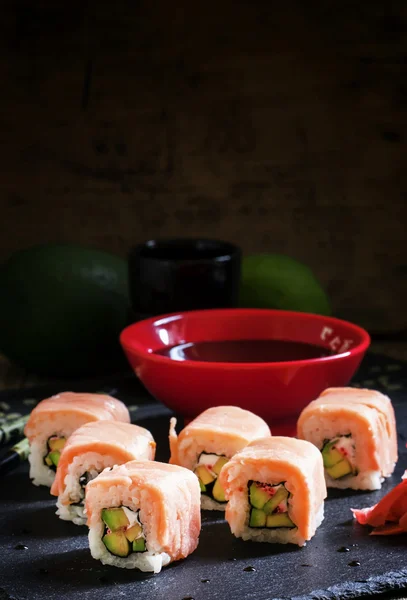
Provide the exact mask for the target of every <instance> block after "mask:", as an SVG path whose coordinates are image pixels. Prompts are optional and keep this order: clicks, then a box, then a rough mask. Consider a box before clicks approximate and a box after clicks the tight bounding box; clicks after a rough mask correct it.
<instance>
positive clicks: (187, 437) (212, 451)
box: [170, 406, 271, 510]
mask: <svg viewBox="0 0 407 600" xmlns="http://www.w3.org/2000/svg"><path fill="white" fill-rule="evenodd" d="M176 423H177V421H176V419H175V418H172V419H171V421H170V449H171V458H170V463H171V464H176V465H181V466H182V467H186V468H187V469H191V470H192V471H194V473H195V474H196V475H197V477H198V479H199V483H200V487H201V507H202V508H203V509H204V510H225V506H226V498H225V494H224V491H223V488H222V485H221V483H220V481H219V474H220V472H221V469H222V467H223V466H224V465H225V464H226V463H227V462H228V460H229V459H230V458H231V457H232V456H233V455H234V454H236V452H239V450H242V448H244V447H245V446H247V445H248V444H250V442H252V441H253V440H256V439H259V438H263V437H266V436H270V435H271V433H270V429H269V426H268V425H267V423H266V422H265V421H263V419H261V418H260V417H258V416H257V415H255V414H253V413H252V412H250V411H248V410H243V409H241V408H238V407H237V406H216V407H214V408H208V410H205V411H204V412H203V413H201V414H200V415H199V416H198V417H196V419H194V420H193V421H191V422H190V423H189V424H188V425H187V426H186V427H185V428H184V429H183V430H182V431H181V433H180V434H179V435H178V436H177V434H176V432H175V426H176Z"/></svg>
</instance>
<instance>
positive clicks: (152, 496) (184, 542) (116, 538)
mask: <svg viewBox="0 0 407 600" xmlns="http://www.w3.org/2000/svg"><path fill="white" fill-rule="evenodd" d="M85 506H86V514H87V516H88V526H89V546H90V551H91V554H92V556H93V558H95V559H98V560H100V561H101V562H102V563H103V564H104V565H113V566H115V567H123V568H126V569H134V568H136V569H140V570H141V571H153V572H154V573H159V572H160V571H161V568H162V567H164V566H166V565H168V564H169V563H170V562H172V561H176V560H180V559H182V558H185V557H187V556H188V555H189V554H191V552H193V551H194V550H195V548H196V547H197V545H198V537H199V532H200V529H201V512H200V490H199V483H198V480H197V478H196V477H195V475H194V474H193V473H192V472H191V471H189V470H188V469H184V468H182V467H178V466H176V465H168V464H164V463H159V462H152V461H139V460H134V461H131V462H128V463H126V464H124V465H120V466H116V467H113V469H105V470H104V471H103V472H102V473H101V474H100V475H99V476H98V477H96V479H93V481H91V482H90V483H88V485H87V488H86V500H85Z"/></svg>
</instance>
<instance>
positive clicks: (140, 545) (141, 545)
mask: <svg viewBox="0 0 407 600" xmlns="http://www.w3.org/2000/svg"><path fill="white" fill-rule="evenodd" d="M132 548H133V552H145V550H146V540H145V539H144V538H138V539H137V540H134V542H133V546H132Z"/></svg>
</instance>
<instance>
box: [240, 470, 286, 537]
mask: <svg viewBox="0 0 407 600" xmlns="http://www.w3.org/2000/svg"><path fill="white" fill-rule="evenodd" d="M247 487H248V496H249V509H250V514H249V527H256V528H259V527H261V528H267V529H277V528H283V527H284V528H288V529H293V528H294V527H296V525H295V523H294V522H293V521H292V520H291V518H290V516H289V514H288V509H289V506H288V499H289V497H290V493H289V491H288V490H287V488H286V487H285V482H282V483H278V484H276V485H272V484H269V483H262V482H260V481H249V482H248V484H247Z"/></svg>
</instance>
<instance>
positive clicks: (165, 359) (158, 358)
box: [119, 308, 371, 370]
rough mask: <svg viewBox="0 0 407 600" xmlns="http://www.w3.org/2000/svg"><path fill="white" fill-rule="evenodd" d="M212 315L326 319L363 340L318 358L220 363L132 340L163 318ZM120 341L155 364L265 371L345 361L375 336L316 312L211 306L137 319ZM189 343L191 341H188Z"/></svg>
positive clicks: (124, 346) (126, 349)
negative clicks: (173, 353)
mask: <svg viewBox="0 0 407 600" xmlns="http://www.w3.org/2000/svg"><path fill="white" fill-rule="evenodd" d="M208 314H212V315H213V316H214V318H216V315H217V314H218V315H220V314H223V315H229V314H236V315H242V316H243V315H259V314H263V315H264V316H266V315H269V316H278V315H284V316H286V317H293V318H299V319H300V320H307V319H312V320H315V321H320V322H324V323H325V324H327V325H335V324H337V325H342V326H346V327H348V328H349V329H350V330H351V331H353V332H354V333H357V334H358V335H359V336H360V338H361V340H360V342H359V343H357V344H356V345H355V346H353V347H350V348H349V350H346V351H345V352H341V353H339V354H333V355H331V356H322V357H317V358H304V359H300V360H290V361H279V362H250V363H248V362H219V361H216V362H215V361H213V362H212V361H194V360H182V361H181V360H174V359H172V358H170V357H169V356H163V355H160V354H155V353H154V352H149V351H147V350H145V347H144V346H142V345H141V344H137V342H136V343H134V341H130V335H133V330H134V329H137V328H138V327H140V326H142V327H146V326H148V325H150V324H151V325H153V324H155V323H157V322H159V321H167V322H168V321H170V320H182V319H183V318H184V316H189V315H193V316H196V317H199V316H200V315H208ZM119 339H120V344H121V345H122V347H123V349H124V350H125V352H129V353H136V355H137V356H139V357H140V358H142V359H145V358H147V359H148V360H149V361H151V362H152V363H158V364H162V365H163V364H164V365H169V364H171V365H172V366H173V367H174V368H183V369H184V368H194V369H201V370H208V369H212V370H213V369H225V368H228V369H244V370H250V369H251V370H261V369H265V368H267V369H279V368H282V367H287V366H293V367H294V366H304V365H307V364H311V365H319V364H324V363H329V362H333V361H339V360H344V359H346V358H348V357H350V356H359V355H360V354H364V353H365V352H366V350H367V349H368V348H369V346H370V343H371V339H370V335H369V333H368V332H367V331H366V330H365V329H363V327H360V326H359V325H356V324H355V323H352V322H350V321H346V320H344V319H338V318H337V317H331V316H325V315H318V314H314V313H307V312H300V311H293V310H280V309H271V308H270V309H269V308H210V309H201V310H190V311H179V312H173V313H168V314H162V315H157V316H154V317H149V318H148V319H142V320H141V321H136V322H135V323H132V324H131V325H128V326H127V327H125V328H124V329H123V331H122V332H121V333H120V336H119ZM185 343H188V342H187V341H186V342H185Z"/></svg>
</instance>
